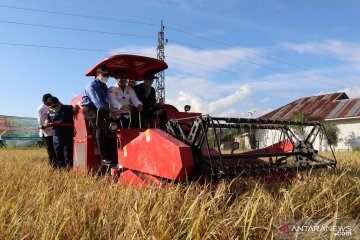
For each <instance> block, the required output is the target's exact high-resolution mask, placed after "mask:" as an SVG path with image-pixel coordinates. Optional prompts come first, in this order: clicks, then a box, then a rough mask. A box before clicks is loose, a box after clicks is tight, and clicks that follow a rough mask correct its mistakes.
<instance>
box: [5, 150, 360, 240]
mask: <svg viewBox="0 0 360 240" xmlns="http://www.w3.org/2000/svg"><path fill="white" fill-rule="evenodd" d="M336 155H337V159H338V168H337V171H336V172H335V171H322V172H312V173H311V175H310V178H309V179H308V180H307V181H298V182H291V183H290V182H276V183H264V182H259V181H258V180H257V179H253V178H251V179H250V178H248V179H239V180H235V181H233V182H223V183H221V184H220V185H218V186H217V187H210V186H202V185H199V184H197V183H191V184H189V185H173V186H171V187H170V188H168V189H158V188H156V187H147V188H135V187H126V186H123V185H121V184H114V183H112V181H111V178H110V177H109V176H91V175H87V174H79V173H77V174H75V173H73V172H66V171H59V170H52V169H51V168H50V167H49V166H48V165H47V162H46V161H47V160H46V151H45V150H44V149H30V150H24V149H22V150H21V149H20V150H16V149H0V164H1V170H0V172H1V174H0V239H360V232H359V231H360V230H359V225H358V224H359V220H360V218H359V217H360V152H339V153H336ZM235 193H236V194H235ZM320 220H322V221H328V222H329V224H330V226H339V224H340V222H341V224H342V225H351V224H352V225H351V235H349V234H347V235H346V236H345V235H339V234H336V232H333V231H326V232H319V231H302V232H297V233H295V234H294V233H293V232H292V233H290V234H286V233H284V232H282V231H280V230H279V229H278V228H279V227H280V226H282V225H284V224H287V223H289V222H297V223H299V222H302V221H320ZM356 224H357V225H356Z"/></svg>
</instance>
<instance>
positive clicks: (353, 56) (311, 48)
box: [284, 40, 360, 64]
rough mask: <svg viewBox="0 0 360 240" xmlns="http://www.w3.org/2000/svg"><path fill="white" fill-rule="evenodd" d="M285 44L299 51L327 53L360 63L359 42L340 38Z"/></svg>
mask: <svg viewBox="0 0 360 240" xmlns="http://www.w3.org/2000/svg"><path fill="white" fill-rule="evenodd" d="M284 46H285V47H286V48H288V49H292V50H295V51H297V52H299V53H316V54H327V55H332V56H335V57H338V58H340V59H342V60H343V61H347V62H353V63H357V64H359V63H360V45H359V44H351V43H345V42H342V41H339V40H327V41H325V42H310V43H303V44H294V43H285V44H284Z"/></svg>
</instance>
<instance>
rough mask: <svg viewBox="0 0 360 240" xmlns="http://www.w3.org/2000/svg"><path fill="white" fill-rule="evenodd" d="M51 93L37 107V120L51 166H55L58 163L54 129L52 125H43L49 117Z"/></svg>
mask: <svg viewBox="0 0 360 240" xmlns="http://www.w3.org/2000/svg"><path fill="white" fill-rule="evenodd" d="M50 97H52V96H51V94H50V93H46V94H44V95H43V97H42V104H41V105H40V106H39V107H38V108H37V110H36V112H37V120H38V123H39V126H40V130H39V136H40V137H41V138H42V139H43V141H44V142H45V144H46V150H47V153H48V158H49V164H50V165H51V166H55V163H56V155H55V151H54V145H53V134H54V132H53V129H52V127H47V128H44V127H43V125H44V123H45V120H46V119H47V114H48V112H49V102H48V99H50Z"/></svg>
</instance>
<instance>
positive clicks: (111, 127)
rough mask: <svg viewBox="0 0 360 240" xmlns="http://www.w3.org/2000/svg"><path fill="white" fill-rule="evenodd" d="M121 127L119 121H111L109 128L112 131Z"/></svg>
mask: <svg viewBox="0 0 360 240" xmlns="http://www.w3.org/2000/svg"><path fill="white" fill-rule="evenodd" d="M118 129H119V125H118V124H117V123H110V125H109V130H110V131H112V132H116V131H117V130H118Z"/></svg>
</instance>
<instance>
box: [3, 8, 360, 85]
mask: <svg viewBox="0 0 360 240" xmlns="http://www.w3.org/2000/svg"><path fill="white" fill-rule="evenodd" d="M0 7H5V8H12V9H18V10H25V11H35V12H42V13H49V14H59V15H66V16H75V17H82V18H90V19H99V20H106V21H115V22H127V23H132V24H141V25H148V26H158V25H157V24H152V23H145V22H138V21H129V20H121V19H115V18H104V17H95V16H88V15H81V14H73V13H66V12H58V11H47V10H40V9H33V8H23V7H16V6H9V5H2V4H0ZM14 24H15V23H14ZM23 24H24V23H23ZM24 25H26V24H24ZM28 25H31V24H28ZM33 26H36V24H34V25H33ZM38 26H39V27H40V26H41V25H38ZM42 27H48V28H58V29H66V30H74V31H84V32H85V31H87V32H94V33H104V34H116V35H126V34H121V33H110V32H101V31H96V30H94V31H92V30H89V29H75V28H74V29H71V28H62V27H55V26H45V25H43V26H42ZM167 28H169V29H171V30H173V31H177V32H181V33H184V34H186V35H189V36H193V37H197V38H200V39H203V40H206V41H209V42H213V43H216V44H219V45H225V46H228V47H232V48H233V47H234V46H233V45H231V44H228V43H225V42H222V41H216V40H213V39H210V38H206V37H203V36H200V35H198V34H193V33H190V32H187V31H184V30H180V29H177V28H174V27H171V26H170V27H169V26H167ZM127 36H134V37H144V38H151V37H147V36H140V35H131V34H129V35H127ZM173 41H174V40H173ZM182 44H184V43H182ZM184 45H188V44H184ZM188 46H189V45H188ZM192 47H194V46H192ZM194 48H198V49H203V50H206V49H204V48H200V47H194ZM206 51H209V52H211V51H210V50H206ZM243 51H245V52H249V53H250V54H252V55H257V56H260V57H262V58H265V59H269V60H272V61H275V62H280V63H283V64H285V65H287V66H290V67H293V68H297V69H299V70H302V71H308V70H307V69H305V68H303V67H301V66H299V65H297V64H292V63H289V62H287V61H283V60H281V59H278V58H274V57H269V56H266V55H263V54H259V53H257V52H253V51H249V50H247V49H245V48H243ZM214 53H215V52H214ZM215 54H220V55H223V56H228V57H232V58H236V57H233V56H229V55H225V54H221V53H215ZM237 59H238V60H240V61H242V62H246V63H249V64H254V65H258V66H262V67H264V68H268V69H273V70H278V69H277V68H274V67H269V66H264V65H262V64H259V63H255V62H251V61H248V60H244V59H240V58H237ZM293 74H294V73H293ZM295 74H296V73H295ZM296 75H297V76H300V77H302V78H304V76H301V75H299V74H296ZM319 75H322V76H325V77H327V78H330V79H333V80H336V81H341V82H347V83H350V84H354V83H352V82H349V81H346V80H339V79H338V78H334V77H332V76H329V75H327V74H319ZM305 78H307V79H310V78H308V77H305ZM311 79H314V78H311ZM317 80H318V79H317ZM318 81H320V80H318ZM322 82H324V81H322ZM324 83H326V84H328V83H327V82H324ZM338 86H339V85H338Z"/></svg>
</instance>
